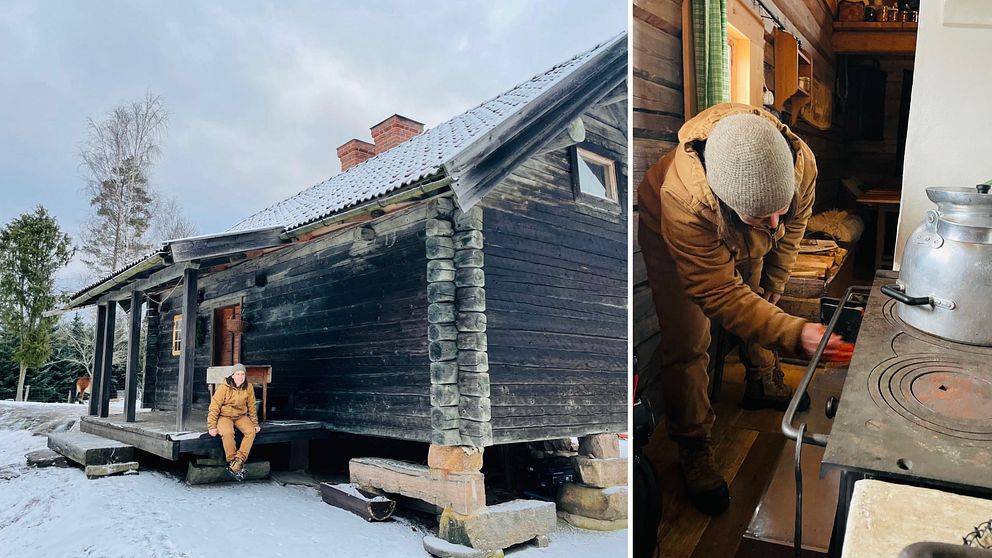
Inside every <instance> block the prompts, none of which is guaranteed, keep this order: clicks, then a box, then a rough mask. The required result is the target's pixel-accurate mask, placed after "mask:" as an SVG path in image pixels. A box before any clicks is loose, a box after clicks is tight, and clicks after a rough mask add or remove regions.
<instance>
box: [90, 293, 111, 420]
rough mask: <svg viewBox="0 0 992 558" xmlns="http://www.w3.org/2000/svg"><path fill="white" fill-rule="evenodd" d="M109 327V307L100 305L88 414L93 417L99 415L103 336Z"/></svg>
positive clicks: (97, 310) (98, 307) (94, 344)
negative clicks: (98, 397) (107, 326)
mask: <svg viewBox="0 0 992 558" xmlns="http://www.w3.org/2000/svg"><path fill="white" fill-rule="evenodd" d="M106 325H107V305H106V304H100V305H98V306H97V307H96V336H95V338H94V340H93V371H92V372H91V373H90V408H89V412H88V413H87V414H88V415H89V416H91V417H95V416H97V414H98V413H99V403H98V399H97V394H99V393H100V387H101V383H100V380H101V375H100V369H101V368H103V336H104V334H105V333H106Z"/></svg>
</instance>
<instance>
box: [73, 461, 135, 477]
mask: <svg viewBox="0 0 992 558" xmlns="http://www.w3.org/2000/svg"><path fill="white" fill-rule="evenodd" d="M85 471H86V478H88V479H95V478H98V477H109V476H110V475H116V474H118V473H123V474H125V475H127V474H132V475H134V474H137V473H138V462H137V461H128V462H127V463H108V464H106V465H87V466H86V469H85Z"/></svg>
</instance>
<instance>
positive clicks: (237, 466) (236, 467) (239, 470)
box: [227, 457, 245, 481]
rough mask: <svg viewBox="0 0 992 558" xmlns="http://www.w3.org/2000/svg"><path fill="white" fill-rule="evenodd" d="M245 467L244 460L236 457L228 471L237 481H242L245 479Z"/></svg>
mask: <svg viewBox="0 0 992 558" xmlns="http://www.w3.org/2000/svg"><path fill="white" fill-rule="evenodd" d="M244 466H245V461H244V459H241V457H235V458H234V459H232V460H231V463H230V465H228V467H227V471H228V472H229V473H231V476H233V477H234V478H235V480H238V481H241V480H244V478H245V469H244Z"/></svg>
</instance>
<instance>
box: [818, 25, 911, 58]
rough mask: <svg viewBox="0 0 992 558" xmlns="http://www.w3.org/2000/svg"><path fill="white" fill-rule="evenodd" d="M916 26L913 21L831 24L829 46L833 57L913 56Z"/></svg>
mask: <svg viewBox="0 0 992 558" xmlns="http://www.w3.org/2000/svg"><path fill="white" fill-rule="evenodd" d="M918 26H919V24H918V23H917V22H915V21H913V22H909V21H907V22H902V23H900V22H895V21H892V22H888V21H885V22H882V21H835V22H834V33H833V37H832V38H831V43H832V45H833V49H834V52H835V53H837V54H869V55H871V54H874V55H879V54H914V53H916V31H917V28H918Z"/></svg>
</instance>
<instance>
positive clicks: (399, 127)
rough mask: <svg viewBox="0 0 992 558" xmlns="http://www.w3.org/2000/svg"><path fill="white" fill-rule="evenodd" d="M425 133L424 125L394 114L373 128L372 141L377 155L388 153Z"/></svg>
mask: <svg viewBox="0 0 992 558" xmlns="http://www.w3.org/2000/svg"><path fill="white" fill-rule="evenodd" d="M423 131H424V125H423V124H421V123H420V122H417V121H416V120H410V119H409V118H407V117H405V116H400V115H398V114H394V115H392V116H390V117H389V118H387V119H385V120H383V121H382V122H380V123H378V124H376V125H375V126H372V141H374V142H375V154H376V155H378V154H380V153H382V152H384V151H388V150H390V149H392V148H394V147H396V146H397V145H399V144H401V143H403V142H405V141H406V140H408V139H410V138H412V137H413V136H416V135H418V134H420V133H422V132H423Z"/></svg>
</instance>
